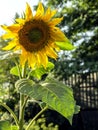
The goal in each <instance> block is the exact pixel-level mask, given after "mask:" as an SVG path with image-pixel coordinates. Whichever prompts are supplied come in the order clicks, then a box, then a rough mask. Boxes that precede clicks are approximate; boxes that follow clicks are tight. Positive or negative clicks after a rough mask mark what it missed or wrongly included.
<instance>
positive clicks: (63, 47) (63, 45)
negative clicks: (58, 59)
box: [55, 41, 75, 51]
mask: <svg viewBox="0 0 98 130" xmlns="http://www.w3.org/2000/svg"><path fill="white" fill-rule="evenodd" d="M55 43H56V45H57V46H59V47H60V49H61V50H69V51H70V50H73V49H75V47H74V46H73V45H72V44H71V43H70V42H69V41H68V42H55Z"/></svg>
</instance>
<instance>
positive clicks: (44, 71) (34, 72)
mask: <svg viewBox="0 0 98 130" xmlns="http://www.w3.org/2000/svg"><path fill="white" fill-rule="evenodd" d="M53 68H54V64H53V63H52V62H48V64H47V67H46V68H44V67H43V66H41V67H39V68H36V69H34V70H32V73H31V76H33V77H34V78H37V79H41V77H42V75H44V74H48V73H49V72H50V71H51V70H52V69H53Z"/></svg>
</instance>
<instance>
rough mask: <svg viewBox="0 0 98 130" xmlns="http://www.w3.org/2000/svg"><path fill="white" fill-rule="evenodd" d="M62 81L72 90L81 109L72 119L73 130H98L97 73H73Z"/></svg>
mask: <svg viewBox="0 0 98 130" xmlns="http://www.w3.org/2000/svg"><path fill="white" fill-rule="evenodd" d="M63 81H64V82H65V83H66V84H67V85H70V86H71V87H72V88H73V91H74V97H75V99H76V102H77V104H78V105H80V107H81V111H80V112H79V114H78V115H75V117H74V120H73V130H74V129H78V130H98V72H85V73H75V74H72V75H71V76H70V77H69V78H68V79H67V80H65V79H64V80H63Z"/></svg>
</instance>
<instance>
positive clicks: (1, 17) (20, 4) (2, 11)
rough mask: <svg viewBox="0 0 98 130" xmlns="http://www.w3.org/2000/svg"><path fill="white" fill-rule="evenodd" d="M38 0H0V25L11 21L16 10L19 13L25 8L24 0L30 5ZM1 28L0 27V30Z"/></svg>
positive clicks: (8, 23) (35, 3)
mask: <svg viewBox="0 0 98 130" xmlns="http://www.w3.org/2000/svg"><path fill="white" fill-rule="evenodd" d="M38 1H39V0H0V25H3V24H6V25H10V24H12V23H13V19H14V16H15V14H16V12H17V13H18V14H19V15H21V14H22V13H23V12H24V11H25V8H26V2H27V3H28V4H29V5H30V6H31V7H32V9H33V5H37V4H38ZM1 31H2V30H1V29H0V32H1Z"/></svg>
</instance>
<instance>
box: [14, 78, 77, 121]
mask: <svg viewBox="0 0 98 130" xmlns="http://www.w3.org/2000/svg"><path fill="white" fill-rule="evenodd" d="M16 87H17V89H18V91H19V92H21V93H23V94H26V95H28V96H30V97H32V98H34V99H35V100H42V101H43V102H44V103H46V104H47V106H49V107H51V108H52V109H54V110H56V111H57V112H59V113H60V114H61V115H63V116H64V117H66V118H67V119H68V120H69V122H70V123H72V118H73V115H74V114H75V113H76V102H75V100H74V97H73V91H72V89H71V88H70V87H68V86H66V85H64V84H63V83H62V82H59V81H57V80H55V79H48V80H47V81H45V82H43V83H41V84H34V83H33V82H32V81H31V80H29V79H21V80H19V81H17V82H16Z"/></svg>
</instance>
